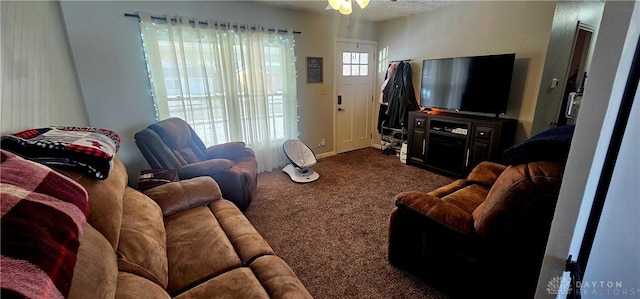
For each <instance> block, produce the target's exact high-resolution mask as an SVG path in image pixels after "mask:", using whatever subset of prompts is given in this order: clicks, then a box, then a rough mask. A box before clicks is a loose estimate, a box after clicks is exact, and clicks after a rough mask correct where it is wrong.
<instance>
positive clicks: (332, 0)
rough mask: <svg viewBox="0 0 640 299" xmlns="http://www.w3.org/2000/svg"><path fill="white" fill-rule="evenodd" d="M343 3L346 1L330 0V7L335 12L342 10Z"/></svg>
mask: <svg viewBox="0 0 640 299" xmlns="http://www.w3.org/2000/svg"><path fill="white" fill-rule="evenodd" d="M342 2H344V0H329V5H330V6H331V8H333V10H338V9H340V5H341V4H342Z"/></svg>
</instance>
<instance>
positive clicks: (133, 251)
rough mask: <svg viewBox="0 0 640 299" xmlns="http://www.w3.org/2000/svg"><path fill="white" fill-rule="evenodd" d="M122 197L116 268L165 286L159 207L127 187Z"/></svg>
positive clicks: (162, 231) (165, 263) (162, 229)
mask: <svg viewBox="0 0 640 299" xmlns="http://www.w3.org/2000/svg"><path fill="white" fill-rule="evenodd" d="M125 198H126V200H125V201H124V206H123V214H122V228H121V232H120V242H119V243H118V267H119V269H120V271H125V272H130V273H133V274H136V275H139V276H142V277H144V278H146V279H148V280H150V281H153V282H154V283H156V284H158V285H159V286H161V287H162V288H166V287H167V282H168V272H169V270H168V266H167V248H166V239H167V237H166V233H165V230H164V223H163V221H162V210H160V207H159V206H158V205H157V204H156V203H155V202H154V201H153V200H151V199H150V198H149V197H147V196H146V195H144V194H142V193H140V192H139V191H137V190H134V189H131V188H129V187H127V189H126V190H125Z"/></svg>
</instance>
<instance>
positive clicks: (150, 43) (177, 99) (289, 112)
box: [140, 13, 298, 172]
mask: <svg viewBox="0 0 640 299" xmlns="http://www.w3.org/2000/svg"><path fill="white" fill-rule="evenodd" d="M204 23H206V24H204ZM140 30H141V33H142V40H143V45H144V49H145V55H146V60H147V68H148V71H149V78H150V81H151V85H152V89H153V98H154V102H155V107H156V113H157V117H158V119H159V120H162V119H166V118H169V117H180V118H182V119H184V120H186V121H187V122H188V123H189V124H191V126H192V127H193V129H194V130H195V131H196V133H197V134H198V136H199V137H200V138H201V139H202V141H203V142H204V143H205V145H207V146H210V145H214V144H220V143H225V142H229V141H244V142H246V143H247V146H249V147H251V148H252V149H253V150H254V151H255V153H256V158H257V160H258V171H259V172H263V171H271V170H272V169H274V168H278V167H282V166H284V165H285V164H286V158H285V157H284V154H283V152H282V144H283V143H284V141H285V140H287V139H291V138H297V134H298V124H297V117H298V116H297V94H296V71H295V54H294V39H293V33H292V31H291V30H289V31H288V33H278V32H275V33H274V32H269V31H268V30H266V29H263V28H260V27H258V28H255V29H252V28H251V27H250V26H246V25H243V26H231V25H230V24H225V25H222V26H221V25H214V24H213V22H212V21H207V22H202V21H200V22H198V21H197V20H196V21H195V22H194V21H193V20H192V21H191V22H189V20H188V19H186V18H180V17H177V18H176V21H175V22H172V21H156V20H152V19H151V16H150V15H149V14H146V13H140ZM276 31H277V30H276Z"/></svg>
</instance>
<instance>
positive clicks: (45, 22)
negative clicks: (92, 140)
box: [0, 1, 89, 135]
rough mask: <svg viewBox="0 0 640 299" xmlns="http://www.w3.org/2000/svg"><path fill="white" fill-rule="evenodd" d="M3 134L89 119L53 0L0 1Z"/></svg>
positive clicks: (83, 124)
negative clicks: (0, 13) (29, 0)
mask: <svg viewBox="0 0 640 299" xmlns="http://www.w3.org/2000/svg"><path fill="white" fill-rule="evenodd" d="M0 7H1V10H2V18H1V19H2V82H1V83H0V84H1V86H2V88H1V92H0V94H1V95H2V101H1V103H0V110H2V114H1V115H2V116H1V118H2V121H1V124H2V125H1V126H0V133H1V134H2V135H5V134H10V133H16V132H18V131H22V130H25V129H30V128H40V127H48V126H51V125H69V126H87V125H89V121H88V119H87V113H86V110H85V106H84V102H83V99H82V93H81V92H80V86H79V85H78V80H77V76H76V70H75V67H74V64H73V59H72V57H71V52H70V49H69V43H68V39H67V35H66V31H65V30H64V25H63V21H62V15H61V13H60V7H59V4H58V2H55V1H39V2H18V1H15V2H14V1H11V2H9V1H2V2H0Z"/></svg>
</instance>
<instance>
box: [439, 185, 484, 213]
mask: <svg viewBox="0 0 640 299" xmlns="http://www.w3.org/2000/svg"><path fill="white" fill-rule="evenodd" d="M487 193H489V189H488V188H487V187H484V186H481V185H477V184H473V185H469V186H466V187H464V188H462V189H460V190H458V191H456V192H453V193H451V194H449V195H447V196H445V197H443V198H442V200H443V201H445V202H447V203H449V204H452V205H454V206H456V207H458V208H460V209H461V210H463V211H465V212H466V213H467V214H469V215H471V213H473V211H474V210H475V209H476V208H477V207H478V206H479V205H480V204H481V203H482V202H483V201H484V200H485V198H486V197H487Z"/></svg>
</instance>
